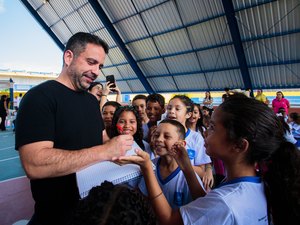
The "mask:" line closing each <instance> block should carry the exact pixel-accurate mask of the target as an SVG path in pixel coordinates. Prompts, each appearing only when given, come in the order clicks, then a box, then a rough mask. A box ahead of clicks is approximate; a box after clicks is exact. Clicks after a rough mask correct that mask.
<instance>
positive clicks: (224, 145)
mask: <svg viewBox="0 0 300 225" xmlns="http://www.w3.org/2000/svg"><path fill="white" fill-rule="evenodd" d="M222 117H223V113H222V111H221V110H220V109H216V110H215V111H214V113H213V114H212V117H211V120H210V124H209V127H208V129H207V130H206V137H205V147H206V153H207V154H208V155H209V156H211V157H215V158H220V159H225V158H226V157H230V156H231V154H230V153H233V151H232V147H233V145H232V144H231V143H229V141H228V138H227V130H226V129H225V127H224V126H223V124H222V123H221V120H220V118H222Z"/></svg>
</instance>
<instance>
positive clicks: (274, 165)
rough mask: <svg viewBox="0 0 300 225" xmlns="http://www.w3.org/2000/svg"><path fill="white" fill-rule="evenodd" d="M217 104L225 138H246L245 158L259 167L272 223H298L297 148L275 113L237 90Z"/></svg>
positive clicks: (299, 163) (236, 140)
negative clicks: (286, 136)
mask: <svg viewBox="0 0 300 225" xmlns="http://www.w3.org/2000/svg"><path fill="white" fill-rule="evenodd" d="M219 107H220V110H222V113H223V118H222V124H223V126H224V127H225V128H226V130H227V138H228V140H229V141H230V142H232V143H237V144H238V143H239V142H241V141H242V139H246V140H247V141H248V142H249V149H248V151H247V156H246V159H245V160H246V162H248V163H249V164H253V165H255V164H258V165H259V167H260V168H261V169H260V171H262V179H263V181H264V183H265V190H266V196H267V201H268V207H269V215H270V217H272V221H273V223H274V225H278V224H298V223H299V221H300V155H299V153H300V151H298V149H297V148H296V147H295V145H293V144H292V143H290V142H287V141H286V140H285V139H284V131H283V126H282V124H281V122H280V121H279V119H278V118H277V116H276V115H275V113H274V112H273V111H272V110H271V109H270V108H269V107H268V106H267V105H265V104H263V103H262V102H260V101H257V100H255V99H251V98H247V97H246V96H245V95H243V94H237V93H235V94H234V95H232V96H231V97H230V98H229V99H228V100H226V101H225V102H224V103H222V104H221V105H220V106H219ZM263 168H267V169H263ZM269 221H270V220H269ZM294 221H295V222H294Z"/></svg>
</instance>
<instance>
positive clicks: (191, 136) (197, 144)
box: [185, 129, 211, 166]
mask: <svg viewBox="0 0 300 225" xmlns="http://www.w3.org/2000/svg"><path fill="white" fill-rule="evenodd" d="M185 141H186V149H187V152H188V155H189V157H190V160H191V163H192V165H193V166H198V165H203V164H207V163H211V159H210V157H209V156H208V155H207V154H206V149H205V147H204V139H203V137H202V135H201V134H200V133H199V132H196V131H193V130H191V129H188V130H187V132H186V134H185Z"/></svg>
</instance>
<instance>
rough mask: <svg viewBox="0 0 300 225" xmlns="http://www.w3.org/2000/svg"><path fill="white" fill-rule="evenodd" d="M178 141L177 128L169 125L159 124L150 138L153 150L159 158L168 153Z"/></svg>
mask: <svg viewBox="0 0 300 225" xmlns="http://www.w3.org/2000/svg"><path fill="white" fill-rule="evenodd" d="M179 140H180V137H179V134H178V132H177V128H176V127H175V126H174V125H172V124H169V123H161V124H159V125H158V127H157V129H156V131H155V133H154V134H153V137H152V141H153V143H154V150H155V152H156V154H157V155H159V156H163V155H167V154H168V151H169V150H170V149H171V148H172V146H173V145H174V144H175V143H176V142H177V141H179Z"/></svg>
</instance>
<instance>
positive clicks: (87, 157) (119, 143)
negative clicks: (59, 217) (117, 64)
mask: <svg viewBox="0 0 300 225" xmlns="http://www.w3.org/2000/svg"><path fill="white" fill-rule="evenodd" d="M132 143H133V138H132V136H131V135H119V136H118V137H115V138H113V139H111V140H109V141H108V142H106V143H105V144H103V145H98V146H94V147H91V148H85V149H80V150H74V151H68V150H63V149H58V148H54V146H53V142H51V141H40V142H34V143H30V144H26V145H23V146H21V147H20V148H19V153H20V159H21V162H22V165H23V167H24V169H25V172H26V174H27V176H28V177H29V178H31V179H39V178H47V177H57V176H63V175H67V174H71V173H74V172H76V171H78V170H80V169H82V168H84V167H87V166H89V165H92V164H94V163H97V162H100V161H104V160H111V159H113V158H116V157H119V156H121V155H125V153H126V151H127V150H130V149H131V147H132Z"/></svg>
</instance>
